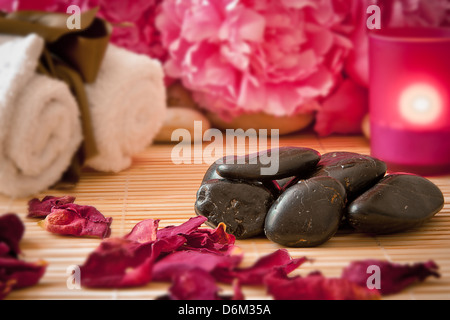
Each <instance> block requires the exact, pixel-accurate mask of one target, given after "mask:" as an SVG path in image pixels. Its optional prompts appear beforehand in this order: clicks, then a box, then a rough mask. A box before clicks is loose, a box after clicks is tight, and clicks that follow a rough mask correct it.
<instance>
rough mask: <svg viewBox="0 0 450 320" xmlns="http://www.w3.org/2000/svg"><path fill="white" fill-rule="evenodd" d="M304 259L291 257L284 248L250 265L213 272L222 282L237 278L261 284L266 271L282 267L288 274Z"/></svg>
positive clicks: (250, 283)
mask: <svg viewBox="0 0 450 320" xmlns="http://www.w3.org/2000/svg"><path fill="white" fill-rule="evenodd" d="M305 261H307V259H306V258H300V259H292V258H291V256H290V255H289V253H288V251H287V250H286V249H279V250H277V251H275V252H273V253H271V254H268V255H265V256H263V257H261V258H260V259H259V260H258V261H256V262H255V264H253V266H251V267H248V268H242V269H240V268H235V269H233V270H227V269H217V270H214V272H213V273H214V276H215V277H216V279H218V280H219V281H221V282H224V283H232V281H233V280H234V279H239V282H240V283H241V284H249V285H261V284H263V283H264V281H263V280H264V277H265V276H266V275H267V273H268V272H271V271H272V270H274V269H282V270H283V271H284V272H285V273H286V274H289V273H290V272H291V271H293V270H295V269H297V268H298V267H299V266H300V265H301V264H302V263H304V262H305Z"/></svg>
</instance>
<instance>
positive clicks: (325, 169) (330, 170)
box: [313, 152, 387, 201]
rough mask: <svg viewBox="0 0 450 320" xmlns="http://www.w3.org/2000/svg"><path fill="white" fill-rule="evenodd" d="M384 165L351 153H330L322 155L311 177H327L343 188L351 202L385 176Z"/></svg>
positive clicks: (373, 159) (378, 161) (381, 162)
mask: <svg viewBox="0 0 450 320" xmlns="http://www.w3.org/2000/svg"><path fill="white" fill-rule="evenodd" d="M386 170H387V166H386V164H385V163H384V162H383V161H381V160H378V159H376V158H374V157H371V156H367V155H362V154H358V153H353V152H330V153H326V154H323V155H322V158H321V160H320V162H319V164H318V170H317V172H315V173H314V174H313V176H315V177H318V176H329V177H333V178H335V179H337V180H338V181H339V182H340V183H342V185H343V186H344V187H345V190H346V191H347V198H348V199H349V200H350V201H351V200H353V199H354V198H356V197H357V196H359V195H360V194H362V193H363V192H364V191H366V190H367V189H369V188H370V187H372V186H373V185H375V183H377V182H378V181H380V179H381V178H383V177H384V175H385V174H386Z"/></svg>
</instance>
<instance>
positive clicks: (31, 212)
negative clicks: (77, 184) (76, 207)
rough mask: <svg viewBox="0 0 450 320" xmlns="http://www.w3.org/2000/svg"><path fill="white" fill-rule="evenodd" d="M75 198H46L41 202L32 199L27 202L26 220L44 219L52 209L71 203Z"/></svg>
mask: <svg viewBox="0 0 450 320" xmlns="http://www.w3.org/2000/svg"><path fill="white" fill-rule="evenodd" d="M74 201H75V197H72V196H63V197H53V196H46V197H44V198H43V199H42V201H41V200H39V199H37V198H34V199H31V200H30V201H28V218H45V217H46V216H47V215H49V214H50V213H51V212H52V208H53V207H57V206H61V205H64V204H68V203H73V202H74Z"/></svg>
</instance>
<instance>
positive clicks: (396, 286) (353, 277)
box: [342, 260, 440, 295]
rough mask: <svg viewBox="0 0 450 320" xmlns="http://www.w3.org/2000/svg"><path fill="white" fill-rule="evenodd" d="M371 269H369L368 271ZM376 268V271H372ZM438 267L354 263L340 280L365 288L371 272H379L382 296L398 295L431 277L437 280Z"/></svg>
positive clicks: (428, 263)
mask: <svg viewBox="0 0 450 320" xmlns="http://www.w3.org/2000/svg"><path fill="white" fill-rule="evenodd" d="M369 267H371V269H369ZM373 267H376V268H377V269H373ZM437 269H438V266H437V265H436V263H435V262H434V261H428V262H425V263H414V264H412V265H407V264H404V265H403V264H398V263H391V262H388V261H380V260H363V261H354V262H352V263H351V264H350V265H349V266H348V267H347V268H345V269H344V270H343V272H342V278H344V279H347V280H349V281H351V282H353V283H356V284H358V285H360V286H367V281H368V278H369V277H370V276H371V275H372V274H371V273H372V272H379V274H378V275H379V276H380V279H379V280H380V283H379V285H380V287H379V291H380V293H381V294H382V295H388V294H393V293H398V292H400V291H402V290H403V289H405V288H407V287H408V286H410V285H412V284H414V283H417V282H422V281H424V280H425V279H426V278H428V277H430V276H432V277H436V278H438V277H439V276H440V275H439V273H438V272H437Z"/></svg>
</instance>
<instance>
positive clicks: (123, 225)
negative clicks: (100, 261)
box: [0, 134, 450, 300]
mask: <svg viewBox="0 0 450 320" xmlns="http://www.w3.org/2000/svg"><path fill="white" fill-rule="evenodd" d="M206 145H207V144H205V145H204V146H206ZM280 146H304V147H310V148H314V149H316V150H318V151H319V152H321V153H326V152H331V151H351V152H358V153H363V154H369V144H368V142H367V140H366V139H365V138H363V137H328V138H318V137H316V136H315V135H310V134H304V135H298V136H288V137H283V138H281V139H280ZM173 147H174V145H170V144H167V145H164V144H159V145H158V144H155V145H153V146H151V147H149V148H148V150H146V151H145V152H142V153H141V154H139V155H137V156H136V157H135V158H134V162H133V166H132V167H131V168H130V169H128V170H126V171H123V172H121V173H118V174H106V173H99V172H95V171H91V170H85V171H84V172H83V175H82V179H81V181H80V183H79V184H78V185H77V186H76V188H75V189H72V190H66V191H56V190H49V191H48V192H45V193H42V194H37V195H35V196H36V197H39V198H42V197H44V196H45V195H55V196H60V195H65V194H71V195H74V196H76V197H77V200H76V202H77V203H79V204H86V205H92V206H95V207H96V208H97V209H98V210H100V211H101V212H102V213H103V214H104V215H105V216H107V217H113V223H112V226H111V227H112V235H111V236H113V237H114V236H122V235H124V234H126V233H128V232H129V231H130V230H131V228H132V227H133V226H134V225H135V224H136V223H137V222H139V221H141V220H143V219H146V218H155V219H160V220H161V222H160V227H165V226H168V225H176V224H180V223H182V222H184V221H186V220H187V219H188V218H190V217H193V216H195V213H194V209H193V206H194V202H195V197H196V191H197V189H198V187H199V185H200V182H201V180H202V178H203V174H204V173H205V171H206V169H207V168H208V166H209V165H208V164H207V163H202V164H180V165H176V164H173V162H172V161H171V152H172V149H173ZM236 151H237V153H239V154H243V153H245V152H247V151H254V150H251V149H246V148H245V146H244V145H240V146H239V145H238V146H237V147H236ZM430 180H431V181H433V182H434V183H436V184H437V185H438V186H439V187H440V188H441V190H442V191H443V192H444V194H445V202H446V204H445V207H444V209H443V210H442V211H441V212H440V213H438V214H437V215H436V216H435V217H434V218H433V219H432V220H431V221H430V222H428V223H427V224H425V225H423V226H422V227H420V228H417V229H414V230H411V231H409V232H404V233H400V234H394V235H386V236H376V237H371V236H367V235H364V234H358V233H354V232H349V231H339V232H338V234H336V235H335V236H334V237H333V238H332V239H331V240H330V241H328V242H327V243H325V244H324V245H322V246H320V247H316V248H306V249H305V248H295V249H293V248H289V249H288V250H289V253H290V254H291V256H292V257H295V258H297V257H303V256H306V257H308V258H311V259H313V262H311V263H306V264H304V265H302V266H301V267H300V268H299V269H298V270H296V271H295V272H294V274H295V273H298V274H304V275H306V274H307V273H309V272H311V271H314V270H320V271H322V272H323V273H324V274H325V275H326V276H330V277H334V276H336V277H338V276H340V274H341V271H342V269H343V268H344V267H345V266H347V265H348V264H349V263H350V262H351V261H353V260H359V259H369V258H372V259H383V260H389V261H392V262H398V263H414V262H425V261H428V260H434V261H435V262H436V263H437V264H438V265H439V267H440V273H441V278H439V279H434V278H433V279H431V278H430V279H428V280H427V281H426V282H424V283H421V284H418V285H414V286H412V287H410V288H408V289H406V290H404V291H403V292H402V293H400V294H396V295H391V296H387V297H386V299H450V176H447V177H436V178H430ZM28 200H29V199H28V198H27V199H10V198H7V197H4V196H0V214H1V213H6V212H14V213H17V214H18V215H19V216H20V217H21V218H22V220H23V221H24V223H25V227H26V231H25V235H24V238H23V240H22V242H21V248H22V250H23V253H24V256H23V259H25V260H27V261H28V260H29V261H35V260H38V259H44V260H46V261H47V262H48V264H49V265H48V268H47V272H46V273H45V275H44V277H43V278H42V279H41V281H40V283H39V284H38V285H36V286H34V287H31V288H26V289H21V290H16V291H13V292H12V293H11V294H10V295H9V296H8V297H7V298H8V299H14V300H18V299H155V298H157V297H158V296H161V295H163V294H165V293H166V292H167V288H168V287H169V284H166V283H156V282H154V283H150V284H148V285H146V286H143V287H139V288H133V289H117V290H116V289H108V290H106V289H95V290H93V289H86V288H82V289H69V288H68V286H67V279H68V277H69V273H68V271H67V268H69V267H70V266H72V265H81V264H83V262H84V261H85V259H86V257H87V255H88V254H89V253H90V252H91V251H93V250H94V249H95V248H96V247H97V246H98V244H99V242H100V240H97V239H87V238H73V237H64V236H58V235H54V234H50V233H48V232H47V231H45V230H43V229H41V228H40V227H39V226H38V225H37V222H36V220H34V219H28V218H26V211H27V201H28ZM237 245H238V246H239V247H241V248H242V249H243V251H244V260H243V264H242V265H243V266H248V265H251V264H252V263H253V262H254V261H256V260H257V259H258V258H259V257H261V256H263V255H266V254H269V253H271V252H273V251H274V250H276V249H278V248H282V247H281V246H279V245H277V244H274V243H272V242H270V241H269V240H267V239H264V238H257V239H248V240H241V241H237ZM223 292H224V293H225V294H226V293H231V292H232V291H231V287H229V286H223ZM243 293H244V295H245V296H246V298H247V299H270V297H269V296H267V295H266V293H265V292H264V289H263V288H262V287H248V286H247V287H244V288H243Z"/></svg>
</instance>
